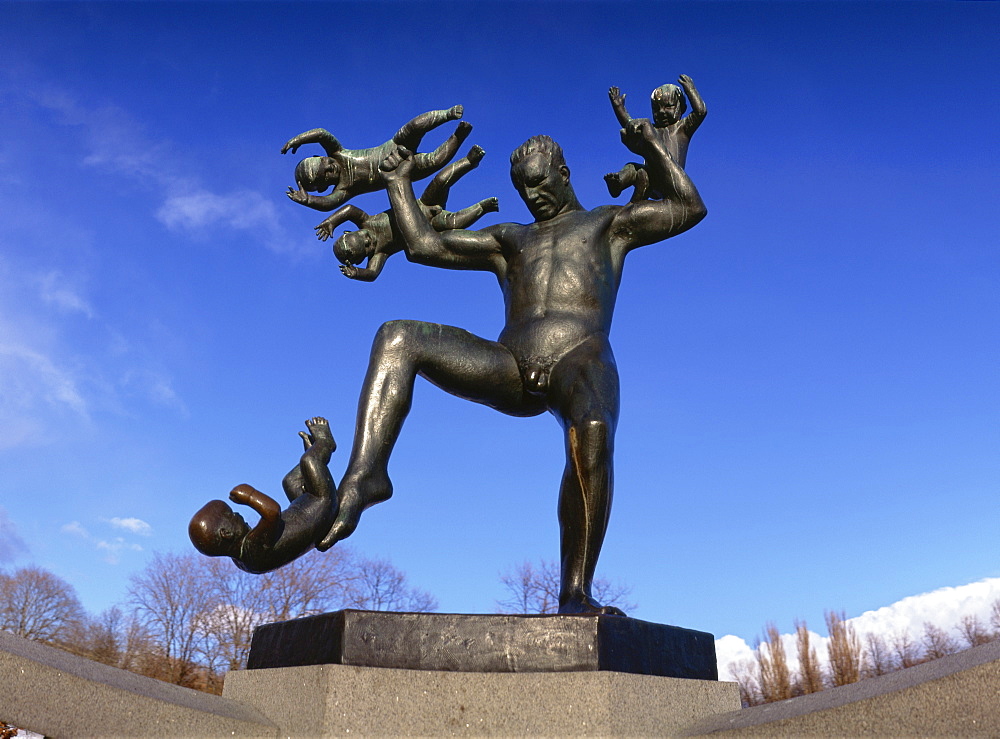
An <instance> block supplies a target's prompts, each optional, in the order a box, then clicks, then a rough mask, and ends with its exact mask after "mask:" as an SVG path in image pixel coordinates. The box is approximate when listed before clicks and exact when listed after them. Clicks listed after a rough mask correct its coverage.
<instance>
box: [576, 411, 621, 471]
mask: <svg viewBox="0 0 1000 739" xmlns="http://www.w3.org/2000/svg"><path fill="white" fill-rule="evenodd" d="M614 428H615V427H614V420H613V419H611V418H608V417H606V416H604V415H601V414H598V415H591V416H588V417H586V418H583V419H581V420H579V421H577V422H575V423H573V424H572V425H570V427H569V443H570V451H571V453H572V455H573V459H574V460H575V462H576V464H577V465H581V466H583V467H585V468H592V467H594V466H597V465H601V464H606V463H607V461H608V460H609V459H610V457H611V452H612V445H613V444H614Z"/></svg>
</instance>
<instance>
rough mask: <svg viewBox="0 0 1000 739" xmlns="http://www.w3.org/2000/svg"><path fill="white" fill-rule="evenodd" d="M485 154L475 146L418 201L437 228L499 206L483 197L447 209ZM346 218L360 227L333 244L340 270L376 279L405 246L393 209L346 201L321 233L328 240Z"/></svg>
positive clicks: (466, 222) (462, 223) (463, 223)
mask: <svg viewBox="0 0 1000 739" xmlns="http://www.w3.org/2000/svg"><path fill="white" fill-rule="evenodd" d="M485 154H486V152H484V151H483V149H482V147H480V146H473V147H472V148H471V149H470V150H469V153H468V154H467V155H466V156H464V157H463V158H461V159H459V160H458V161H457V162H452V163H451V164H449V165H448V166H447V167H445V168H444V169H442V170H441V171H440V172H438V173H437V174H436V175H434V179H432V180H431V181H430V184H429V185H427V188H426V189H425V190H424V194H423V195H421V196H420V199H419V200H418V201H417V205H418V206H419V207H420V209H421V210H422V211H423V212H424V215H426V216H427V218H428V220H429V221H430V222H431V225H432V226H433V227H434V229H435V230H436V231H444V230H446V229H451V228H468V227H469V226H471V225H472V224H473V223H475V222H476V221H478V220H479V219H480V218H482V216H483V214H485V213H492V212H496V211H497V210H499V208H500V206H499V204H498V203H497V199H496V198H486V199H485V200H480V201H479V202H478V203H476V204H475V205H470V206H469V207H468V208H463V209H462V210H459V211H455V212H451V211H447V210H444V207H445V206H446V205H447V204H448V194H449V192H450V191H451V186H452V185H454V184H455V183H456V182H458V180H459V179H460V178H461V177H462V176H463V175H465V174H467V173H468V172H471V171H472V170H473V169H475V168H476V167H478V166H479V162H481V161H482V159H483V156H485ZM345 221H351V222H352V223H353V224H354V225H356V226H357V227H358V230H357V231H345V232H344V233H343V234H341V236H340V238H338V239H337V240H336V241H335V242H334V244H333V253H334V254H335V255H336V257H337V259H338V260H339V261H340V263H341V266H340V271H341V272H343V273H344V275H345V276H347V277H350V278H351V279H352V280H362V281H364V282H373V281H374V280H375V279H376V278H377V277H378V276H379V273H380V272H381V271H382V267H384V266H385V261H386V260H387V259H388V258H389V257H391V256H392V255H393V254H395V253H396V252H398V251H400V250H402V248H403V240H402V239H400V238H399V234H398V233H397V231H396V227H395V224H394V223H393V221H392V210H391V209H390V210H386V211H383V212H381V213H376V214H375V215H368V214H367V213H365V212H364V211H363V210H361V209H360V208H358V207H357V206H355V205H351V204H348V205H345V206H343V207H342V208H340V209H339V210H338V211H337V212H336V213H334V214H333V215H332V216H330V217H329V218H327V219H326V220H325V221H323V222H322V223H321V224H319V225H318V226H316V235H317V237H318V238H319V239H320V241H326V240H327V239H328V238H330V237H331V236H332V235H333V230H334V229H335V228H337V226H339V225H340V224H342V223H344V222H345ZM365 259H367V260H368V265H367V266H366V267H359V266H357V265H360V264H361V263H362V262H363V261H364V260H365Z"/></svg>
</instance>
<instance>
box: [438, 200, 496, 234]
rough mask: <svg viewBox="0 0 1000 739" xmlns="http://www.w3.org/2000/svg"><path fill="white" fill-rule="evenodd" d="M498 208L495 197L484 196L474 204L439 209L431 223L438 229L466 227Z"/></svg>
mask: <svg viewBox="0 0 1000 739" xmlns="http://www.w3.org/2000/svg"><path fill="white" fill-rule="evenodd" d="M498 210H500V203H499V202H498V201H497V199H496V198H486V200H480V201H479V202H478V203H476V204H475V205H470V206H469V207H468V208H462V210H458V211H455V212H454V213H452V212H450V211H447V210H445V211H441V212H440V213H438V214H437V215H436V216H434V218H433V219H432V220H431V225H432V226H434V228H435V229H436V230H438V231H447V230H448V229H451V228H468V227H469V226H471V225H472V224H473V223H475V222H476V221H478V220H479V219H480V218H482V217H483V215H484V214H486V213H496V212H497V211H498Z"/></svg>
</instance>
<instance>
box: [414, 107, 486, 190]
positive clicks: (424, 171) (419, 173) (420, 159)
mask: <svg viewBox="0 0 1000 739" xmlns="http://www.w3.org/2000/svg"><path fill="white" fill-rule="evenodd" d="M471 131H472V124H471V123H467V122H466V121H460V122H459V124H458V126H457V127H456V128H455V133H453V134H452V135H451V136H449V137H448V138H447V139H446V140H445V142H444V143H443V144H441V146H439V147H438V148H436V149H435V150H434V151H432V152H430V153H428V154H415V155H414V157H413V179H414V180H416V179H420V178H421V177H426V176H427V175H429V174H431V173H432V172H436V171H438V170H439V169H441V167H443V166H444V165H446V164H447V163H448V162H449V161H451V158H452V157H453V156H455V153H456V152H457V151H458V147H460V146H461V145H462V142H463V141H465V140H466V139H467V138H468V137H469V133H470V132H471Z"/></svg>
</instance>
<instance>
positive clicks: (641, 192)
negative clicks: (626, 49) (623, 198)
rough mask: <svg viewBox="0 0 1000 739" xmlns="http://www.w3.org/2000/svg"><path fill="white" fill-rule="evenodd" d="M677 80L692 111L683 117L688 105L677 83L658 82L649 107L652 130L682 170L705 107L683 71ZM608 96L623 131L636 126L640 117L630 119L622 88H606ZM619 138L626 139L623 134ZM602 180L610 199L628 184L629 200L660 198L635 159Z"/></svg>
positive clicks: (615, 196) (644, 170) (705, 109)
mask: <svg viewBox="0 0 1000 739" xmlns="http://www.w3.org/2000/svg"><path fill="white" fill-rule="evenodd" d="M678 82H680V84H681V87H683V88H684V92H686V93H687V96H688V98H689V99H690V100H691V112H690V113H689V114H688V115H687V116H684V110H685V109H686V107H687V106H686V104H685V102H684V92H681V88H680V87H678V86H677V85H660V86H659V87H657V88H656V89H655V90H653V94H652V95H650V107H651V108H652V113H653V118H652V123H653V131H654V133H655V134H656V137H657V138H658V139H659V140H660V142H661V143H662V144H663V145H664V146H665V147H666V149H667V152H668V153H669V154H670V156H671V157H673V160H674V161H675V162H677V165H678V166H679V167H680V168H681V169H684V167H685V166H686V164H687V150H688V144H690V143H691V137H692V136H693V135H694V132H695V131H696V130H698V126H700V125H701V122H702V121H703V120H705V115H706V114H707V112H708V109H707V108H706V107H705V101H704V100H702V99H701V95H699V94H698V90H697V88H696V87H695V86H694V82H692V81H691V78H690V77H688V76H687V75H686V74H682V75H681V76H680V79H678ZM608 97H609V98H610V99H611V107H612V108H614V111H615V116H616V117H617V118H618V122H619V123H620V124H621V127H622V130H623V134H624V132H625V130H627V129H635V127H636V126H637V125H639V124H638V123H637V121H640V120H642V119H639V118H632V117H631V116H630V115H629V113H628V110H626V109H625V95H623V94H622V92H621V90H619V89H618V88H617V87H612V88H611V89H610V90H608ZM681 116H684V117H683V118H682V117H681ZM622 140H623V141H624V140H625V136H624V135H623V139H622ZM634 153H638V152H634ZM604 181H605V182H606V183H607V185H608V192H610V193H611V197H613V198H617V197H618V196H619V195H621V194H622V191H623V190H625V189H626V188H627V187H632V186H634V187H635V190H634V192H633V194H632V198H631V200H632V202H637V201H639V200H645V199H646V198H647V197H650V198H653V199H655V200H660V199H662V195H661V194H660V193H659V192H657V191H656V190H655V189H654V188H651V187H650V186H649V173H648V172H647V171H646V167H645V166H644V165H642V164H638V163H636V162H629V163H628V164H626V165H625V166H624V167H623V168H622V169H621V171H619V172H610V173H608V174H606V175H604Z"/></svg>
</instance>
